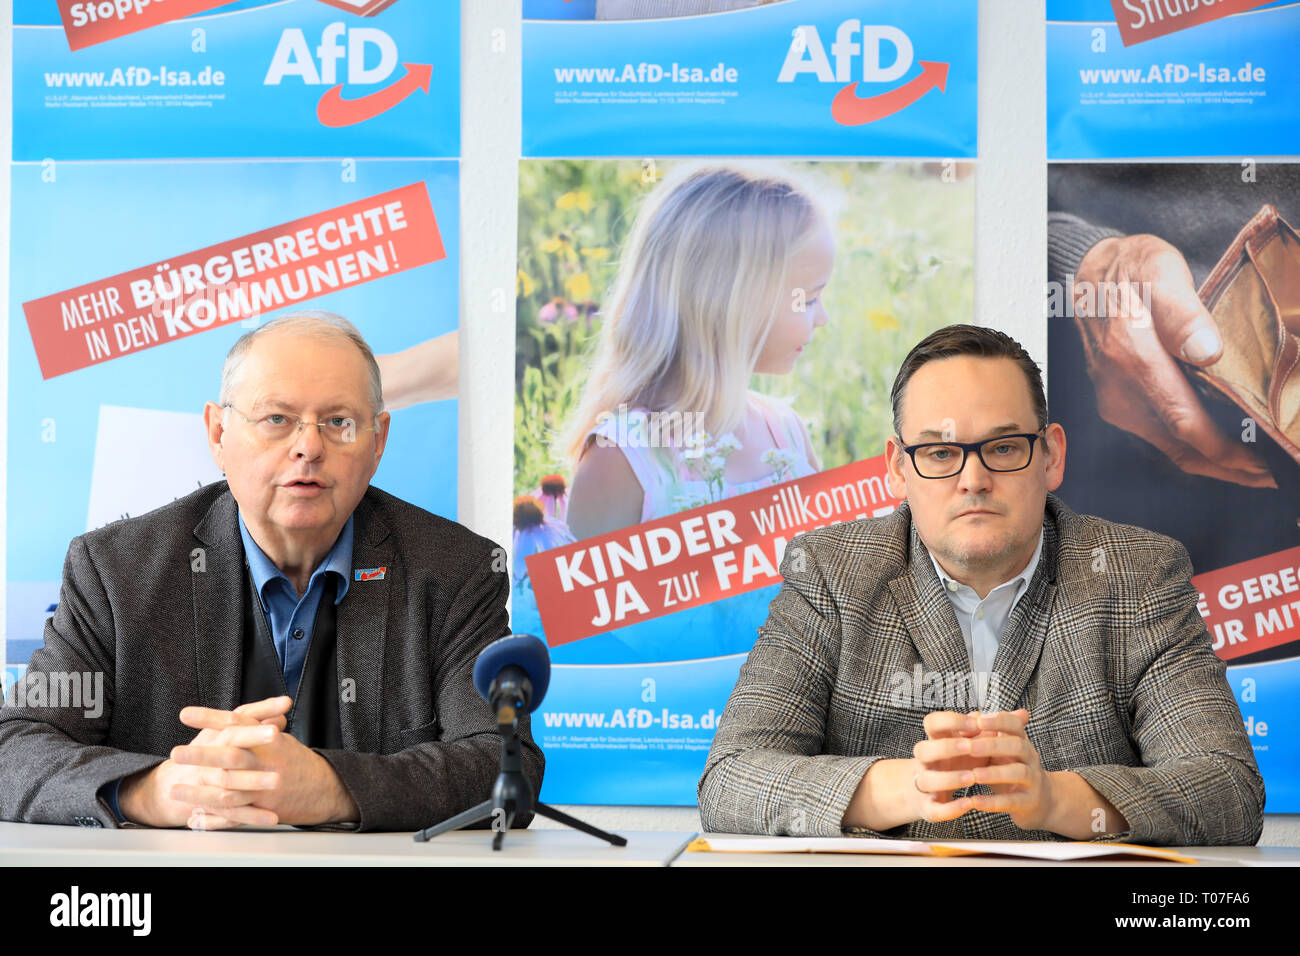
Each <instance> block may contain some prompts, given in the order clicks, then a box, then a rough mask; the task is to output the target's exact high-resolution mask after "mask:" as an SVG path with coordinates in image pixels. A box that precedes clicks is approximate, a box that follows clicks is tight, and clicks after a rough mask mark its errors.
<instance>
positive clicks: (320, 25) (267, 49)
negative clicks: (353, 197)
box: [13, 0, 460, 161]
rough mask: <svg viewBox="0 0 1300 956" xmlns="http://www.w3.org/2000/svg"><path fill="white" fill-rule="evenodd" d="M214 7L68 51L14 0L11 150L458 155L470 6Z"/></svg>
mask: <svg viewBox="0 0 1300 956" xmlns="http://www.w3.org/2000/svg"><path fill="white" fill-rule="evenodd" d="M211 6H212V7H213V8H214V9H210V10H207V11H205V12H201V13H197V14H195V15H193V16H189V17H186V18H184V19H179V20H174V21H172V22H165V23H159V24H156V25H153V26H148V27H144V28H133V27H132V26H131V25H130V24H129V23H125V24H122V25H119V26H115V27H114V30H115V31H116V32H117V33H119V34H120V35H115V36H112V37H111V38H108V39H104V40H102V41H98V42H94V43H92V44H91V45H88V46H84V47H81V48H79V49H70V48H69V47H70V43H71V42H73V40H72V38H70V37H69V36H68V35H67V28H65V25H64V24H63V23H62V21H61V20H60V17H59V11H58V7H57V6H56V3H55V0H15V2H14V31H13V125H14V130H13V157H14V159H15V160H18V161H23V160H41V159H45V158H47V157H53V158H55V159H171V158H181V159H185V158H201V157H263V156H267V157H272V156H273V157H280V156H330V157H345V156H353V157H391V156H427V157H439V158H441V157H450V156H456V155H459V152H460V3H459V0H396V2H393V3H376V2H362V0H329V2H322V0H242V2H239V3H232V4H226V5H223V6H219V7H218V6H217V5H216V4H211ZM122 31H130V32H122Z"/></svg>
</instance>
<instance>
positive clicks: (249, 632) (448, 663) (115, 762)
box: [0, 313, 543, 830]
mask: <svg viewBox="0 0 1300 956" xmlns="http://www.w3.org/2000/svg"><path fill="white" fill-rule="evenodd" d="M204 421H205V423H206V426H207V436H208V442H209V445H210V447H211V451H212V455H213V457H214V459H215V460H216V462H217V465H218V466H219V467H220V468H221V469H222V470H223V471H224V472H225V474H226V479H227V480H226V482H221V483H217V484H215V485H210V486H208V487H205V488H203V489H201V490H199V491H197V492H194V493H193V494H190V495H188V496H186V497H185V498H182V499H180V500H178V501H176V502H174V503H172V504H170V505H166V506H164V507H162V508H159V509H157V510H155V511H152V512H150V513H148V514H146V515H143V516H141V517H138V518H132V519H128V520H125V521H119V522H115V523H113V524H111V525H108V526H107V527H105V528H101V529H99V530H97V531H93V532H90V533H88V534H85V535H82V536H81V537H78V538H76V539H74V540H73V542H72V544H71V546H70V548H69V549H68V558H67V561H66V564H65V566H64V578H63V585H62V591H61V594H60V599H59V605H58V609H57V611H56V613H55V615H54V617H53V618H52V619H51V621H50V622H49V623H48V625H47V627H46V632H45V646H44V648H43V649H41V650H39V651H37V652H36V653H35V654H33V655H32V659H31V663H30V664H29V666H28V671H27V675H26V678H25V679H27V680H37V681H39V680H41V679H45V678H46V675H50V676H51V677H52V676H53V675H56V674H65V673H69V672H71V673H92V672H98V673H101V674H103V675H104V685H105V689H106V696H107V698H108V706H106V707H104V708H103V711H102V713H99V714H93V712H90V711H86V710H78V709H75V708H50V707H40V706H31V705H28V706H23V707H6V708H5V709H4V710H3V711H0V767H3V768H4V772H3V773H2V774H0V818H3V819H6V820H18V821H30V822H37V823H77V824H80V825H82V826H114V825H123V824H126V823H136V824H142V825H150V826H184V825H186V824H188V825H190V826H191V827H195V828H224V827H230V826H237V825H241V824H252V825H262V826H269V825H275V824H277V823H288V824H295V825H301V826H326V827H332V828H337V829H362V830H380V829H414V828H416V827H420V826H424V825H426V824H430V823H433V822H435V821H437V820H440V819H443V818H446V817H449V816H451V815H453V814H455V813H458V812H460V811H462V810H464V809H467V808H468V807H470V806H472V805H474V804H476V803H478V802H480V801H482V800H485V799H486V798H487V797H488V795H489V793H490V791H491V787H492V782H493V780H494V779H495V776H496V773H497V767H498V752H499V746H500V740H499V737H498V736H497V733H496V722H495V720H494V718H493V715H492V714H491V712H490V711H489V709H488V707H487V705H486V703H484V701H483V700H482V699H481V698H479V697H478V695H477V694H476V693H475V691H474V688H473V684H472V671H473V665H474V661H475V658H476V657H477V655H478V653H479V651H480V650H482V648H483V647H484V646H485V645H487V644H488V643H489V642H491V641H492V640H494V639H496V638H498V637H501V636H502V635H504V634H506V633H508V630H509V628H508V626H507V615H506V609H505V602H506V596H507V594H508V593H509V578H508V576H507V574H506V573H505V571H504V569H505V562H504V557H503V552H502V551H501V549H499V548H497V547H495V546H494V545H493V543H492V542H491V541H488V540H487V539H485V538H482V537H479V536H478V535H475V534H473V533H471V532H470V531H468V530H467V529H465V528H464V527H462V526H460V525H458V524H456V523H454V522H451V521H447V520H445V519H442V518H439V517H437V516H435V515H432V514H430V513H428V512H426V511H423V510H421V509H419V508H416V507H414V506H413V505H410V504H407V503H405V502H403V501H401V500H399V499H397V498H394V497H392V496H391V495H388V494H385V493H384V492H382V491H379V490H378V489H376V488H372V487H370V479H371V478H372V477H373V476H374V474H375V470H376V469H377V468H378V467H379V462H380V459H381V457H382V456H383V452H384V446H385V444H386V442H387V439H388V428H389V415H388V413H387V412H384V411H383V402H382V392H381V388H380V378H379V369H378V367H377V365H376V363H375V359H374V356H373V355H372V353H371V351H370V349H369V347H368V346H367V345H366V343H365V341H364V340H363V339H362V338H361V336H360V334H359V333H358V332H357V331H356V329H355V328H353V326H352V325H351V324H350V323H348V322H347V321H346V320H344V319H341V318H339V317H337V316H333V315H330V314H329V313H304V314H298V315H293V316H285V317H283V318H280V319H277V320H274V321H272V322H269V323H267V324H266V325H265V326H263V327H261V328H260V329H257V330H254V331H253V332H250V333H248V334H247V335H245V336H243V337H242V338H241V339H240V340H239V341H238V342H237V343H236V344H235V346H234V347H233V348H232V349H231V351H230V354H229V356H228V357H227V359H226V363H225V367H224V369H223V371H222V383H221V395H220V402H216V403H214V402H209V403H208V405H207V407H206V408H205V410H204ZM521 723H522V726H521V728H520V732H521V735H522V739H523V753H524V766H525V772H526V773H527V775H528V777H529V778H530V781H531V782H532V784H533V786H534V788H540V785H541V778H542V768H543V760H542V756H541V753H540V751H539V750H538V749H537V748H536V746H535V745H534V744H533V742H532V740H531V737H530V736H529V732H528V727H527V724H526V722H521ZM187 728H188V729H187ZM195 731H197V734H196V733H195ZM524 822H526V821H524Z"/></svg>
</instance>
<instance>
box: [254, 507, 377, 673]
mask: <svg viewBox="0 0 1300 956" xmlns="http://www.w3.org/2000/svg"><path fill="white" fill-rule="evenodd" d="M239 536H240V537H241V538H243V539H244V556H245V557H247V558H248V571H249V574H251V575H252V577H253V586H254V587H255V588H256V589H257V594H258V597H260V598H261V600H262V609H263V610H264V611H266V619H267V623H268V624H269V625H270V626H271V637H272V638H273V639H274V641H275V652H276V654H278V655H279V657H280V666H281V668H282V670H283V673H284V684H285V687H286V688H287V689H288V691H289V696H290V697H294V698H296V697H297V696H298V682H299V681H300V680H301V679H302V665H303V662H304V661H306V659H307V647H308V645H309V644H311V632H312V628H313V627H315V625H316V609H317V608H318V607H320V599H321V597H322V596H323V595H324V593H325V585H326V583H327V576H328V575H330V574H334V575H336V576H337V578H338V588H337V590H336V591H335V593H334V603H335V604H336V605H337V604H338V603H339V602H340V601H342V600H343V596H344V595H345V594H347V593H348V572H349V571H350V570H351V565H352V517H351V516H350V515H349V516H348V520H347V524H345V525H344V526H343V530H342V531H341V532H339V537H338V540H337V541H335V542H334V547H332V548H331V549H330V552H329V554H327V555H325V560H324V561H322V562H321V563H320V566H319V567H317V568H316V570H315V571H313V572H312V573H311V578H310V579H309V580H308V582H307V593H306V594H304V595H302V597H299V596H298V592H297V591H295V590H294V587H293V585H292V584H291V583H290V582H289V579H288V577H286V576H285V574H284V572H283V571H281V570H280V569H279V568H277V567H276V566H275V563H274V562H273V561H272V560H271V559H270V558H268V557H267V556H266V553H265V552H264V551H263V550H262V549H261V548H259V547H258V546H257V542H256V541H254V540H253V536H252V535H250V534H249V533H248V528H247V527H246V526H245V525H244V516H243V514H240V516H239Z"/></svg>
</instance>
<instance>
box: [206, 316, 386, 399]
mask: <svg viewBox="0 0 1300 956" xmlns="http://www.w3.org/2000/svg"><path fill="white" fill-rule="evenodd" d="M268 332H300V333H303V334H306V335H311V336H315V337H317V338H328V339H346V340H347V341H349V342H351V343H352V344H353V345H355V346H356V347H357V348H358V349H359V350H360V351H361V355H362V356H363V357H364V358H365V360H366V366H367V367H368V368H369V370H370V405H371V407H372V408H373V409H374V414H375V415H378V414H379V413H380V412H382V411H383V410H384V385H383V382H382V381H381V379H380V377H379V363H378V362H376V361H375V353H374V352H372V351H371V350H370V346H369V345H367V344H366V340H365V339H364V338H362V336H361V333H360V332H358V331H357V327H356V326H355V325H353V324H352V323H351V322H349V321H348V320H347V319H345V318H343V316H341V315H337V314H335V313H333V312H325V311H319V310H318V311H308V312H291V313H290V314H288V315H282V316H280V317H279V318H275V319H272V320H271V321H270V322H267V323H266V325H262V326H258V327H257V328H255V329H253V331H251V332H245V333H244V334H243V335H241V336H240V337H239V341H237V342H236V343H235V344H234V345H233V346H231V348H230V351H229V352H227V353H226V361H225V364H224V365H222V366H221V394H220V396H219V399H218V400H219V403H220V404H221V405H222V406H223V407H224V406H226V405H227V404H228V403H230V402H231V401H233V400H234V395H235V387H236V386H237V385H238V384H239V373H240V370H241V369H242V368H243V365H244V359H245V358H247V357H248V350H249V349H250V348H252V347H253V340H254V339H256V338H257V337H258V336H259V335H265V334H266V333H268Z"/></svg>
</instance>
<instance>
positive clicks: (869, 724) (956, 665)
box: [699, 325, 1264, 846]
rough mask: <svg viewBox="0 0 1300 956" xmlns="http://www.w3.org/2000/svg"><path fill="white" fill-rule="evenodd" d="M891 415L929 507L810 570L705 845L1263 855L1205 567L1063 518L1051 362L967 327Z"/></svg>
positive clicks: (795, 593)
mask: <svg viewBox="0 0 1300 956" xmlns="http://www.w3.org/2000/svg"><path fill="white" fill-rule="evenodd" d="M891 402H892V405H893V413H894V422H893V424H894V432H895V437H893V438H891V439H889V440H888V442H887V443H886V449H885V454H886V459H887V463H888V468H889V480H890V486H891V490H892V491H893V493H894V494H895V495H897V496H899V497H902V498H905V499H906V500H905V501H904V503H903V504H902V505H901V506H900V507H899V509H898V510H897V511H896V512H895V513H894V514H892V515H889V516H887V517H885V518H876V519H868V520H863V521H856V522H850V523H846V524H840V525H835V526H831V527H828V528H823V529H819V530H817V531H813V532H809V533H807V534H805V535H802V536H800V537H799V538H797V539H796V540H795V541H794V542H792V544H791V546H790V547H789V548H787V550H786V554H785V558H784V560H783V562H782V566H781V572H782V574H783V576H784V579H785V581H784V584H783V586H782V588H781V591H780V592H779V593H778V595H777V596H776V598H775V599H774V600H773V601H772V604H771V607H770V609H769V615H768V619H767V621H766V623H764V624H763V626H762V627H761V628H760V629H759V632H758V640H757V642H756V644H755V645H754V649H753V651H752V652H751V653H750V655H749V657H748V660H747V661H746V663H745V665H744V667H743V668H742V669H741V672H740V677H739V679H738V681H737V683H736V687H735V689H734V691H733V692H732V695H731V699H730V701H729V702H728V704H727V708H726V711H725V712H724V713H723V716H722V720H721V722H720V727H719V730H718V733H717V735H716V736H715V738H714V741H713V748H712V751H711V752H710V754H709V759H708V762H707V764H706V766H705V771H704V775H703V777H702V778H701V780H700V787H699V797H700V815H701V819H702V823H703V826H704V828H705V829H706V830H711V831H715V832H752V833H776V834H792V835H804V836H826V835H838V834H840V833H841V832H844V831H849V832H854V833H867V834H871V835H875V836H890V837H909V838H916V839H954V838H963V839H1019V840H1025V839H1046V840H1060V839H1074V840H1087V839H1095V838H1105V839H1124V840H1127V841H1129V842H1136V843H1152V844H1169V845H1179V846H1187V845H1199V844H1253V843H1255V842H1256V841H1257V840H1258V839H1259V835H1260V831H1261V829H1262V826H1263V816H1262V814H1263V805H1264V784H1263V780H1262V778H1261V777H1260V775H1259V771H1258V769H1257V767H1256V765H1255V759H1254V755H1253V752H1252V749H1251V744H1250V741H1249V738H1248V737H1247V736H1246V733H1245V730H1244V728H1243V726H1242V721H1241V714H1240V711H1239V710H1238V708H1237V705H1236V702H1235V700H1234V698H1233V695H1232V692H1231V690H1230V689H1229V687H1228V683H1227V681H1226V679H1225V671H1226V667H1225V665H1224V663H1223V662H1222V661H1220V660H1219V659H1218V657H1216V656H1215V654H1214V652H1213V650H1212V649H1211V644H1210V638H1209V634H1208V633H1207V631H1206V628H1205V625H1204V622H1203V621H1202V618H1201V616H1200V614H1199V612H1198V610H1197V592H1196V589H1195V588H1194V587H1193V586H1192V584H1191V582H1190V575H1191V570H1192V569H1191V564H1190V562H1189V561H1188V558H1187V553H1186V550H1185V549H1184V548H1183V546H1182V545H1181V544H1179V543H1178V542H1177V541H1175V540H1173V539H1171V538H1167V537H1164V536H1162V535H1158V534H1155V533H1153V532H1149V531H1145V530H1143V529H1141V528H1137V527H1133V526H1131V525H1119V524H1114V523H1112V522H1108V521H1103V520H1101V519H1099V518H1094V517H1090V516H1086V515H1078V514H1075V513H1074V512H1073V511H1071V510H1070V509H1069V508H1068V507H1066V506H1065V504H1064V503H1063V502H1061V501H1060V499H1058V498H1057V497H1056V496H1055V495H1053V494H1051V492H1052V491H1054V490H1055V489H1057V488H1058V487H1059V486H1060V485H1061V482H1062V480H1063V476H1064V470H1065V444H1066V443H1065V432H1064V430H1063V429H1062V428H1061V426H1060V425H1056V424H1049V423H1048V418H1047V400H1046V397H1045V395H1044V392H1043V386H1042V379H1041V376H1040V373H1039V369H1038V366H1037V365H1036V364H1035V363H1034V361H1033V360H1032V359H1031V358H1030V357H1029V355H1028V354H1027V353H1026V352H1025V351H1024V349H1023V348H1022V347H1021V346H1020V345H1019V344H1018V343H1017V342H1015V341H1014V340H1013V339H1011V338H1010V337H1008V336H1006V335H1004V334H1003V333H1001V332H997V331H994V330H991V329H982V328H978V327H975V326H969V325H955V326H949V327H948V328H945V329H941V330H939V331H938V332H935V333H933V334H931V335H930V336H928V337H927V338H926V339H924V340H923V341H922V342H921V343H920V344H918V345H917V346H916V347H915V348H914V349H913V350H912V351H911V353H910V354H909V355H908V356H907V358H906V359H905V360H904V362H903V365H902V367H901V368H900V369H899V372H898V376H897V378H896V379H895V382H894V387H893V391H892V393H891ZM1115 467H1117V468H1123V467H1125V463H1124V462H1116V463H1115Z"/></svg>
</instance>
